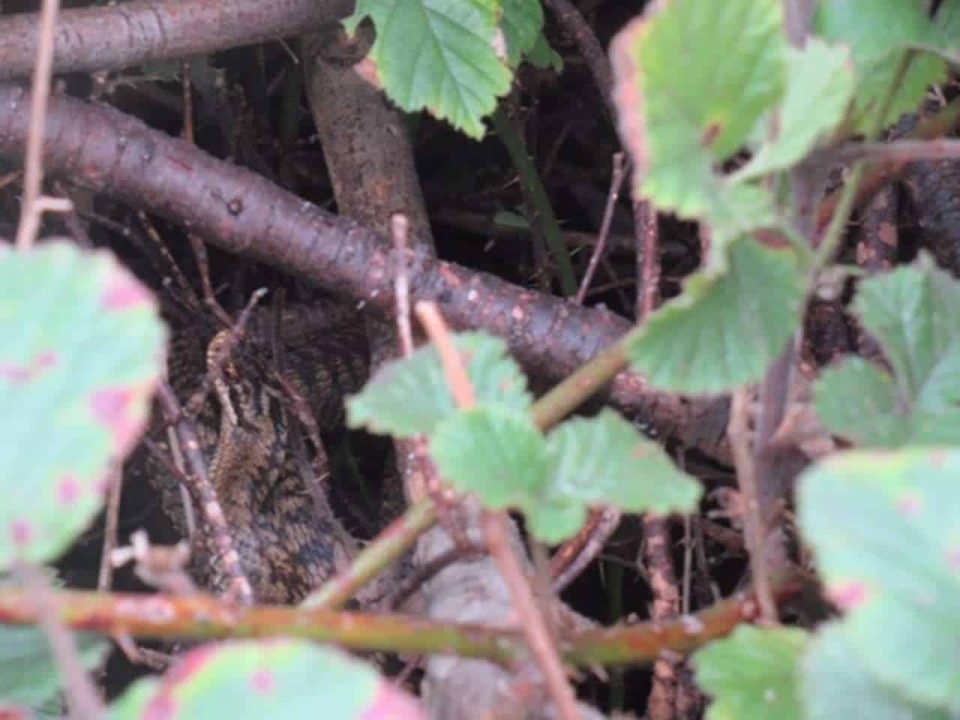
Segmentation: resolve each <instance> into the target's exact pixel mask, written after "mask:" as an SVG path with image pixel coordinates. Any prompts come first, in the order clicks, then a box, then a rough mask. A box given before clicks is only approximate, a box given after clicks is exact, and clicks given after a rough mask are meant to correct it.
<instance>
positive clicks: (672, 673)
mask: <svg viewBox="0 0 960 720" xmlns="http://www.w3.org/2000/svg"><path fill="white" fill-rule="evenodd" d="M633 223H634V234H635V235H636V238H637V298H636V316H637V323H638V324H639V325H643V324H644V323H646V322H647V320H649V318H650V315H652V314H653V311H654V310H656V308H657V306H659V304H660V232H659V227H658V224H657V212H656V210H655V209H654V207H653V205H651V204H650V203H649V202H646V201H645V200H634V202H633ZM642 522H643V536H644V544H643V549H644V556H645V559H646V563H647V570H648V572H649V576H650V588H651V590H652V591H653V608H652V613H651V615H652V618H653V620H654V621H655V622H656V621H660V622H663V621H665V620H668V619H670V618H674V617H676V616H677V615H679V613H680V592H679V589H678V587H677V571H676V569H675V568H674V564H673V553H672V545H673V542H672V539H671V532H670V521H669V520H668V519H667V518H665V517H662V516H659V515H655V514H653V513H647V514H646V515H644V517H643V520H642ZM681 666H682V661H681V660H680V659H675V658H671V657H664V658H662V659H660V660H658V661H657V662H656V663H655V664H654V667H653V685H652V687H651V690H650V696H649V698H648V700H647V714H648V715H649V716H650V718H651V720H671V719H672V718H674V717H676V716H677V697H678V693H679V692H680V691H681V683H682V667H681Z"/></svg>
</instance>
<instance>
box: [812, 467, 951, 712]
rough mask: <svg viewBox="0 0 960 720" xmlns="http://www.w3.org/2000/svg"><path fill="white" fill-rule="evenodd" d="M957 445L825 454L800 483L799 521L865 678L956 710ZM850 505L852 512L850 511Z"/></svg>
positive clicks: (912, 697) (936, 706)
mask: <svg viewBox="0 0 960 720" xmlns="http://www.w3.org/2000/svg"><path fill="white" fill-rule="evenodd" d="M958 477H960V451H958V450H943V449H930V450H925V449H918V448H908V449H904V450H900V451H898V452H895V453H892V452H879V451H870V452H867V451H862V452H861V451H858V452H851V453H847V454H845V455H838V456H833V457H830V458H828V459H827V460H825V461H823V462H821V463H819V464H818V465H816V466H814V467H813V468H811V469H809V470H807V471H806V472H805V473H804V474H803V476H802V477H801V478H800V481H799V493H798V494H799V498H798V504H799V520H800V527H801V529H802V530H803V533H804V536H805V537H806V538H807V540H808V541H809V543H810V544H811V545H812V547H813V549H814V550H815V552H816V555H817V560H818V567H819V569H820V574H821V576H822V577H823V578H824V580H825V583H826V586H827V589H828V592H829V594H830V595H831V597H832V598H833V600H834V601H835V602H836V603H837V604H838V605H839V606H840V607H841V608H843V609H845V610H846V612H847V614H846V619H845V621H844V627H845V633H846V637H847V638H849V641H850V643H851V646H852V647H853V648H855V650H856V653H857V655H858V656H859V657H860V658H861V659H862V661H863V663H864V666H865V667H866V668H867V670H868V672H869V673H870V675H871V676H874V677H876V679H877V680H878V681H879V682H880V683H882V684H884V685H887V686H889V687H891V688H893V689H895V690H896V691H897V692H898V693H900V694H902V695H903V696H904V697H906V698H908V699H909V700H912V701H914V702H918V703H922V704H924V705H926V706H929V707H931V708H934V709H940V710H947V711H949V712H951V713H960V696H958V695H957V692H956V689H957V687H960V655H958V654H957V651H956V649H957V647H960V616H958V613H957V608H958V602H957V598H958V597H960V493H957V478H958ZM851 509H853V510H851Z"/></svg>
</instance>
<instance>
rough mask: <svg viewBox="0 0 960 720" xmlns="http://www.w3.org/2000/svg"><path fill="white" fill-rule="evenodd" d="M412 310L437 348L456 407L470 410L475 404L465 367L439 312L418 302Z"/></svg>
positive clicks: (430, 305) (425, 303)
mask: <svg viewBox="0 0 960 720" xmlns="http://www.w3.org/2000/svg"><path fill="white" fill-rule="evenodd" d="M414 310H415V311H416V313H417V318H419V320H420V322H421V323H422V324H423V327H424V329H425V330H426V331H427V335H429V336H430V341H431V342H432V343H433V344H434V346H436V348H437V354H439V355H440V364H441V365H442V366H443V372H444V375H446V378H447V385H448V386H449V388H450V392H451V393H453V398H454V401H455V402H456V404H457V407H459V408H460V409H461V410H470V409H471V408H472V407H473V406H474V405H476V402H477V399H476V394H475V393H474V389H473V384H472V383H471V382H470V378H469V376H468V375H467V368H466V365H464V364H463V360H461V358H460V354H459V353H458V352H457V348H456V347H454V344H453V336H452V335H451V334H450V331H449V330H448V329H447V325H446V323H445V322H444V320H443V317H442V316H441V315H440V311H439V310H438V309H437V306H436V305H434V304H433V303H429V302H418V303H417V304H416V306H415V307H414Z"/></svg>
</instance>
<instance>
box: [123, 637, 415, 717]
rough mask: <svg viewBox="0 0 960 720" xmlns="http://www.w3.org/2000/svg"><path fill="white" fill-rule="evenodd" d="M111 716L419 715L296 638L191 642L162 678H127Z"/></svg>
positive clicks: (355, 666) (365, 675) (356, 666)
mask: <svg viewBox="0 0 960 720" xmlns="http://www.w3.org/2000/svg"><path fill="white" fill-rule="evenodd" d="M110 717H111V718H112V719H113V720H134V719H138V720H139V719H147V718H148V719H149V720H177V719H178V718H184V719H185V720H186V719H187V718H201V717H202V718H210V720H216V718H224V719H225V720H242V719H244V718H251V719H254V718H256V720H260V719H261V718H269V717H277V718H301V717H302V718H315V717H316V718H319V717H329V718H338V720H339V719H340V718H342V719H343V720H350V719H351V718H356V719H357V720H360V719H363V720H367V719H369V720H373V718H391V719H392V720H425V718H426V713H424V712H423V710H422V709H421V708H420V706H419V704H418V703H417V701H416V700H415V699H414V698H413V697H411V696H410V695H408V694H406V693H405V692H403V691H402V690H400V689H399V688H397V687H395V686H394V685H392V684H391V683H389V682H387V681H386V680H384V679H383V678H381V677H380V676H378V675H377V673H376V672H375V671H374V670H373V669H372V668H370V667H369V666H367V665H365V664H364V663H362V662H360V661H359V660H355V659H353V658H351V657H349V656H348V655H346V654H344V653H342V652H340V651H338V650H334V649H331V648H325V647H320V646H318V645H314V644H312V643H308V642H304V641H300V640H263V641H234V642H227V643H222V644H220V645H216V646H215V645H207V646H204V647H201V648H198V649H196V650H194V651H192V652H190V653H188V654H187V655H186V656H184V657H183V658H182V659H181V660H180V662H179V663H178V664H177V665H176V666H174V667H173V668H172V669H171V670H170V671H169V672H168V673H167V674H166V676H164V677H162V678H159V679H156V678H150V679H144V680H140V681H138V682H137V683H135V684H134V685H133V686H132V687H131V688H130V689H129V690H128V691H127V692H126V694H125V695H124V696H123V697H121V698H120V699H119V700H118V701H117V703H116V704H115V705H113V706H112V707H111V714H110Z"/></svg>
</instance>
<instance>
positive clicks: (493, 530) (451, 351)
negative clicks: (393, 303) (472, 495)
mask: <svg viewBox="0 0 960 720" xmlns="http://www.w3.org/2000/svg"><path fill="white" fill-rule="evenodd" d="M416 312H417V317H418V318H419V319H420V322H421V323H423V326H424V329H425V330H426V331H427V335H429V337H430V341H431V342H432V343H433V344H434V345H435V346H436V348H437V353H438V354H439V355H440V362H441V364H442V365H443V370H444V374H445V375H446V377H447V384H448V385H449V387H450V391H451V393H452V394H453V396H454V399H455V401H456V403H457V406H458V407H459V408H460V410H469V409H471V408H472V407H473V406H474V405H475V404H476V396H475V394H474V388H473V385H472V384H471V382H470V379H469V377H468V376H467V368H466V366H465V365H464V363H463V360H462V359H461V357H460V355H459V354H458V353H457V350H456V348H455V347H454V345H453V337H452V336H451V335H450V331H449V330H448V329H447V327H446V323H444V321H443V317H442V316H441V315H440V312H439V310H437V308H436V306H435V305H433V304H432V303H423V302H421V303H417V306H416ZM483 521H484V522H483V524H484V531H485V536H486V540H487V547H488V548H489V550H490V554H491V555H492V556H493V558H494V559H495V560H496V562H497V567H498V568H499V570H500V573H501V575H503V579H504V581H505V582H506V583H507V586H508V587H509V588H510V594H511V596H512V598H513V602H514V606H515V608H516V610H517V613H518V615H519V616H520V623H521V627H522V628H523V632H524V635H525V636H526V638H527V643H528V644H529V645H530V650H531V651H532V652H533V655H534V657H535V658H536V659H537V662H538V663H539V665H540V669H541V670H542V671H543V674H544V679H545V682H546V685H547V690H548V691H549V693H550V695H551V697H552V698H553V701H554V703H555V704H556V706H557V711H558V712H559V714H560V717H562V718H564V719H565V720H577V719H578V718H579V713H578V711H577V703H576V696H575V695H574V694H573V689H572V688H571V687H570V684H569V683H568V682H567V678H566V674H565V673H564V670H563V665H562V663H561V661H560V654H559V652H558V650H557V647H556V645H555V644H554V642H553V639H552V638H551V637H550V632H549V630H548V629H547V625H546V621H545V620H544V618H543V615H542V614H541V613H540V611H539V609H538V608H537V603H536V601H535V600H534V596H533V591H532V589H531V587H530V583H529V581H528V580H527V578H526V576H525V575H524V573H523V570H522V568H521V567H520V563H519V562H518V561H517V558H516V557H515V556H514V554H513V551H512V550H511V549H510V545H509V543H508V542H507V534H508V529H507V527H506V522H507V516H506V514H505V513H503V512H486V513H484V518H483Z"/></svg>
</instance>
